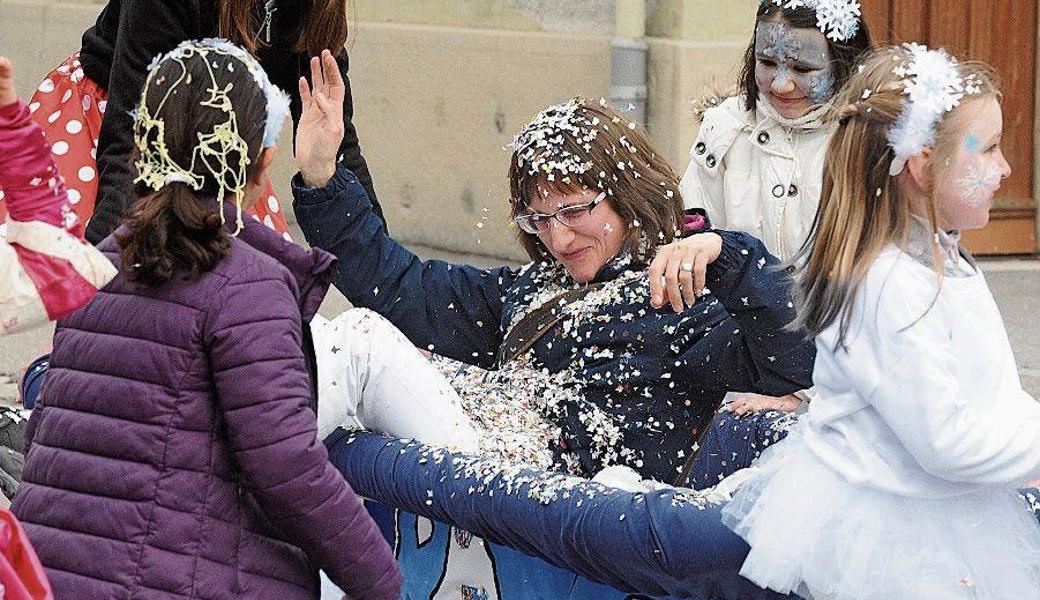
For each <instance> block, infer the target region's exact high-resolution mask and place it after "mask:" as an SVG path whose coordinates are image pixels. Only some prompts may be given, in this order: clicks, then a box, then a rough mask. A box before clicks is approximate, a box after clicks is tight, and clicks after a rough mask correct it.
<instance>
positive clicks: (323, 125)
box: [296, 50, 346, 187]
mask: <svg viewBox="0 0 1040 600" xmlns="http://www.w3.org/2000/svg"><path fill="white" fill-rule="evenodd" d="M345 95H346V86H345V85H344V83H343V76H342V75H341V74H340V72H339V67H338V65H337V64H336V59H335V57H333V56H332V53H331V52H329V51H328V50H324V51H322V53H321V56H320V57H317V56H315V57H312V58H311V81H310V83H308V82H307V79H306V78H304V77H301V78H300V99H301V100H302V103H303V114H302V115H301V116H300V123H299V125H298V126H297V128H296V166H297V168H299V170H300V175H301V176H302V177H303V183H304V184H305V185H307V186H308V187H325V185H326V184H327V183H328V182H329V180H330V179H332V176H333V175H334V174H335V173H336V158H337V156H338V154H339V146H340V143H341V142H342V141H343V97H344V96H345Z"/></svg>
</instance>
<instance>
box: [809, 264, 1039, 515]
mask: <svg viewBox="0 0 1040 600" xmlns="http://www.w3.org/2000/svg"><path fill="white" fill-rule="evenodd" d="M954 260H961V261H963V258H961V259H954ZM962 266H964V267H965V268H966V269H970V266H968V265H967V264H966V262H962ZM937 285H938V277H937V276H936V275H935V273H934V272H933V271H932V270H931V269H930V268H929V267H927V266H925V265H923V264H921V263H920V262H919V261H917V260H915V259H914V258H912V257H911V256H909V255H908V254H906V253H905V252H903V251H901V250H899V249H898V248H896V247H895V246H892V247H890V248H889V249H888V250H886V251H885V252H883V253H882V254H881V255H880V257H879V258H878V259H877V260H876V261H875V262H874V264H873V265H872V266H871V268H870V271H869V273H868V275H867V278H866V280H865V282H864V284H863V286H862V288H861V289H860V291H859V293H858V294H857V296H856V299H855V304H854V310H853V314H852V320H851V324H850V328H849V334H848V337H847V338H846V342H847V346H846V348H840V347H838V348H837V349H836V344H837V340H838V325H837V324H835V325H832V326H831V327H829V328H828V329H826V330H825V331H824V332H822V333H821V334H820V335H819V336H818V338H817V341H816V349H817V355H816V365H815V371H814V376H813V378H814V383H815V387H816V391H817V393H818V394H819V398H818V400H817V401H815V402H813V403H812V404H811V405H810V407H809V411H808V414H807V417H806V425H805V430H804V431H805V439H806V443H807V445H808V447H809V448H810V450H811V451H812V452H813V453H814V454H816V455H817V456H818V457H819V458H820V459H821V460H822V461H823V462H824V463H826V464H827V465H829V466H830V467H831V468H833V469H834V470H835V471H837V472H838V473H839V474H840V475H841V476H842V477H843V478H845V479H846V480H847V481H849V482H850V483H854V484H859V485H865V486H870V487H873V488H876V489H880V490H883V491H887V492H891V493H894V494H900V495H906V496H913V497H925V498H928V497H949V496H955V495H960V494H965V493H970V492H974V491H977V490H979V489H980V488H983V487H987V486H999V487H1004V488H1007V487H1009V486H1015V485H1018V484H1021V483H1023V482H1025V481H1027V480H1030V479H1035V478H1036V477H1038V476H1040V404H1038V403H1037V402H1036V401H1035V400H1034V399H1033V398H1032V397H1030V396H1029V394H1027V393H1026V392H1025V391H1024V390H1023V389H1022V385H1021V382H1020V381H1019V376H1018V370H1017V368H1016V366H1015V360H1014V357H1013V355H1012V351H1011V345H1010V343H1009V341H1008V337H1007V333H1006V331H1005V329H1004V324H1003V321H1002V319H1001V317H1000V313H999V311H998V309H997V306H996V303H995V302H994V300H993V296H992V295H991V294H990V291H989V288H988V286H987V285H986V281H985V279H984V277H983V275H982V274H981V273H979V272H977V271H975V272H974V274H972V275H969V276H965V277H945V278H944V279H943V281H942V284H941V288H938V295H936V291H937ZM933 300H934V304H933Z"/></svg>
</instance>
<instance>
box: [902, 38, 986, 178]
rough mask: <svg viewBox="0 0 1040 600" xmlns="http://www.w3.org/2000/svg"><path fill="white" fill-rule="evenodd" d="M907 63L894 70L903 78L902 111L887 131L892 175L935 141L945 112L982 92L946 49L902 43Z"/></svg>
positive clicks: (973, 79) (976, 82)
mask: <svg viewBox="0 0 1040 600" xmlns="http://www.w3.org/2000/svg"><path fill="white" fill-rule="evenodd" d="M903 48H905V49H906V51H907V53H908V55H909V61H908V62H900V63H899V64H898V65H897V66H896V67H895V69H893V72H894V73H895V74H896V75H897V76H899V77H900V79H901V84H902V86H903V93H904V94H905V95H906V96H907V98H906V99H904V100H903V112H902V114H900V115H899V119H897V120H896V122H895V124H893V125H892V128H891V129H890V130H889V132H888V143H889V145H890V146H891V147H892V150H893V152H894V153H895V157H894V158H893V159H892V166H891V167H890V168H889V174H890V175H892V176H893V177H895V176H896V175H899V174H900V173H902V172H903V169H904V168H905V167H906V161H907V160H908V159H909V158H910V157H911V156H914V155H916V154H918V153H920V152H921V151H922V150H924V149H925V148H927V147H929V146H932V145H933V144H935V135H936V129H937V127H938V125H939V122H940V121H941V120H942V117H943V115H945V114H946V113H948V112H950V111H951V110H953V109H954V108H955V107H956V106H957V105H958V104H960V101H961V99H962V98H964V96H966V95H969V94H977V93H979V83H978V81H977V80H976V79H975V78H974V77H968V78H966V79H962V78H961V76H960V75H959V74H958V72H957V61H956V60H954V59H953V58H952V57H950V55H949V54H947V53H946V51H945V50H943V49H941V48H940V49H936V50H929V49H928V47H927V46H923V45H921V44H914V43H909V44H903Z"/></svg>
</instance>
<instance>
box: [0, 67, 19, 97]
mask: <svg viewBox="0 0 1040 600" xmlns="http://www.w3.org/2000/svg"><path fill="white" fill-rule="evenodd" d="M15 102H18V95H17V94H15V93H14V65H12V64H11V59H9V58H7V57H6V56H0V106H7V105H8V104H14V103H15Z"/></svg>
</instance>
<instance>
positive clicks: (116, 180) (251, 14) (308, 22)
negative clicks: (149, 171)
mask: <svg viewBox="0 0 1040 600" xmlns="http://www.w3.org/2000/svg"><path fill="white" fill-rule="evenodd" d="M346 3H347V2H346V0H325V1H322V0H177V1H176V2H170V1H167V0H109V2H108V4H107V5H106V6H105V8H104V10H102V12H101V14H100V16H98V19H97V22H96V24H95V25H94V26H93V27H91V28H90V29H88V30H87V31H86V32H85V33H84V34H83V43H82V48H81V50H80V53H79V56H78V60H77V59H76V58H77V57H76V56H75V55H74V56H73V57H71V58H70V59H69V60H68V61H66V62H65V63H64V64H63V65H62V66H61V67H59V68H58V69H57V70H56V71H55V72H53V73H52V74H51V75H50V76H49V77H48V79H47V80H46V81H44V83H43V85H41V87H40V91H39V92H38V96H47V97H45V98H34V100H39V102H36V103H35V106H33V105H31V107H32V108H34V109H36V110H35V115H34V116H35V117H36V119H37V120H38V121H39V122H41V124H43V126H44V128H45V129H46V130H48V139H49V140H50V141H51V143H52V144H53V143H55V142H59V141H60V142H62V143H61V144H59V145H58V151H62V150H65V151H66V152H65V153H64V154H63V155H58V151H56V152H55V154H56V157H55V158H56V159H59V161H60V160H61V159H63V158H65V159H68V158H69V157H71V156H72V155H73V154H76V153H77V148H81V149H82V150H81V151H80V152H79V156H78V158H77V159H78V160H79V161H80V163H77V164H75V165H74V166H69V167H64V166H63V168H64V171H65V172H68V173H69V174H68V175H67V176H66V177H67V179H68V180H69V184H70V186H71V187H72V188H74V193H73V199H74V200H76V201H77V206H76V209H77V212H78V213H79V214H80V216H81V218H89V219H90V221H89V223H88V225H87V232H86V237H87V239H88V240H90V241H91V242H92V243H95V244H96V243H98V242H100V241H101V240H102V239H104V238H105V237H107V236H108V235H109V234H110V233H111V232H112V231H113V230H115V228H116V226H117V225H118V224H119V222H120V221H121V218H122V216H123V212H124V210H125V209H126V208H127V207H128V206H129V204H130V203H131V202H132V201H133V200H132V199H133V194H132V192H131V188H132V181H133V177H134V174H133V173H132V170H131V163H130V157H131V154H132V152H133V141H132V140H133V135H132V132H131V124H132V119H131V116H130V113H131V111H132V110H133V108H134V106H136V104H137V102H138V100H139V99H140V95H141V86H142V84H143V83H144V79H145V75H146V73H147V68H148V66H149V64H150V63H151V62H152V61H153V60H154V59H155V58H156V57H157V56H159V55H161V54H164V53H165V52H168V51H169V50H172V49H173V48H174V47H176V46H177V44H179V43H180V42H182V41H184V40H189V39H200V38H207V37H223V38H227V39H229V40H231V41H232V42H234V43H236V44H239V45H241V46H243V47H245V48H246V49H247V50H249V51H250V52H251V53H252V54H254V55H255V56H256V57H257V58H258V59H259V61H260V64H261V65H262V66H263V67H264V70H265V71H267V74H268V76H269V77H270V79H271V81H272V82H273V83H274V84H275V85H276V86H278V87H279V88H281V89H282V90H284V91H286V92H288V93H289V94H290V95H291V99H292V116H293V123H294V125H295V123H296V122H298V121H299V117H300V110H301V108H300V97H299V89H298V80H299V78H300V77H302V76H309V67H308V65H309V59H310V57H311V56H316V55H318V54H320V53H321V51H322V50H323V49H325V48H329V49H332V51H333V52H334V53H335V54H336V62H337V64H338V66H339V69H340V72H341V73H342V74H343V77H344V81H347V93H346V96H345V98H344V105H343V124H344V127H345V135H344V137H343V143H342V145H341V146H340V150H339V152H340V157H341V159H342V161H343V164H344V166H346V167H347V168H348V169H350V170H351V171H352V172H353V173H354V174H355V175H357V177H358V179H359V180H360V181H361V183H362V185H363V186H364V187H365V190H366V191H367V192H368V195H369V197H370V198H371V199H372V201H373V205H374V207H375V210H376V212H377V213H378V214H379V216H380V219H382V218H383V216H382V210H381V208H380V206H379V203H378V201H377V200H376V194H375V190H374V189H373V186H372V177H371V175H370V174H369V171H368V165H367V164H366V163H365V159H364V157H363V156H362V154H361V148H360V146H359V144H358V136H357V131H356V130H355V128H354V125H353V124H352V123H351V120H352V117H353V114H354V107H353V101H352V98H351V94H350V85H349V80H348V79H347V68H348V58H347V52H346V50H345V49H344V48H343V46H344V43H345V42H346V38H347V11H346ZM63 87H65V88H66V89H65V90H63V89H62V88H63ZM106 95H107V106H106V101H105V100H106V99H105V98H104V96H106ZM77 99H78V100H80V102H75V100H77ZM48 100H49V101H50V104H51V106H47V105H46V104H47V103H48ZM70 100H72V101H70ZM59 101H60V102H59ZM41 104H44V106H42V107H41ZM80 108H82V109H83V111H84V112H93V113H94V119H92V118H91V115H90V114H87V115H83V114H82V113H80V112H78V111H79V110H80ZM101 114H103V118H101V117H100V116H98V115H101ZM92 120H97V121H99V126H98V127H99V130H97V131H93V132H91V131H90V130H91V129H94V127H92V126H91V121H92ZM51 131H53V132H54V134H53V135H51ZM69 134H78V137H80V138H82V137H83V136H86V137H87V139H86V141H85V142H84V141H83V140H82V139H81V140H79V143H77V140H73V139H69ZM90 137H93V138H95V139H93V140H90V139H89V138H90ZM65 144H67V145H65ZM84 144H85V145H84ZM91 146H93V149H92V148H91ZM87 152H89V153H90V156H89V157H87V156H86V154H87ZM95 156H96V160H97V165H96V171H94V170H92V167H93V165H91V164H90V163H91V162H92V161H93V158H94V157H95ZM95 176H96V178H97V179H96V180H95ZM94 185H96V186H97V188H96V189H97V196H96V200H94V201H93V211H92V212H90V204H91V201H92V200H93V198H91V197H90V196H91V195H92V191H93V186H94ZM257 216H258V217H260V218H261V219H262V220H264V221H265V222H267V223H268V225H270V226H272V227H274V228H276V229H279V230H281V231H282V232H283V233H284V217H282V211H281V208H280V206H279V205H278V203H277V200H276V199H274V198H273V196H270V200H269V202H258V203H257ZM268 216H269V217H271V219H270V220H268V219H267V218H266V217H268ZM384 227H385V221H384Z"/></svg>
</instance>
